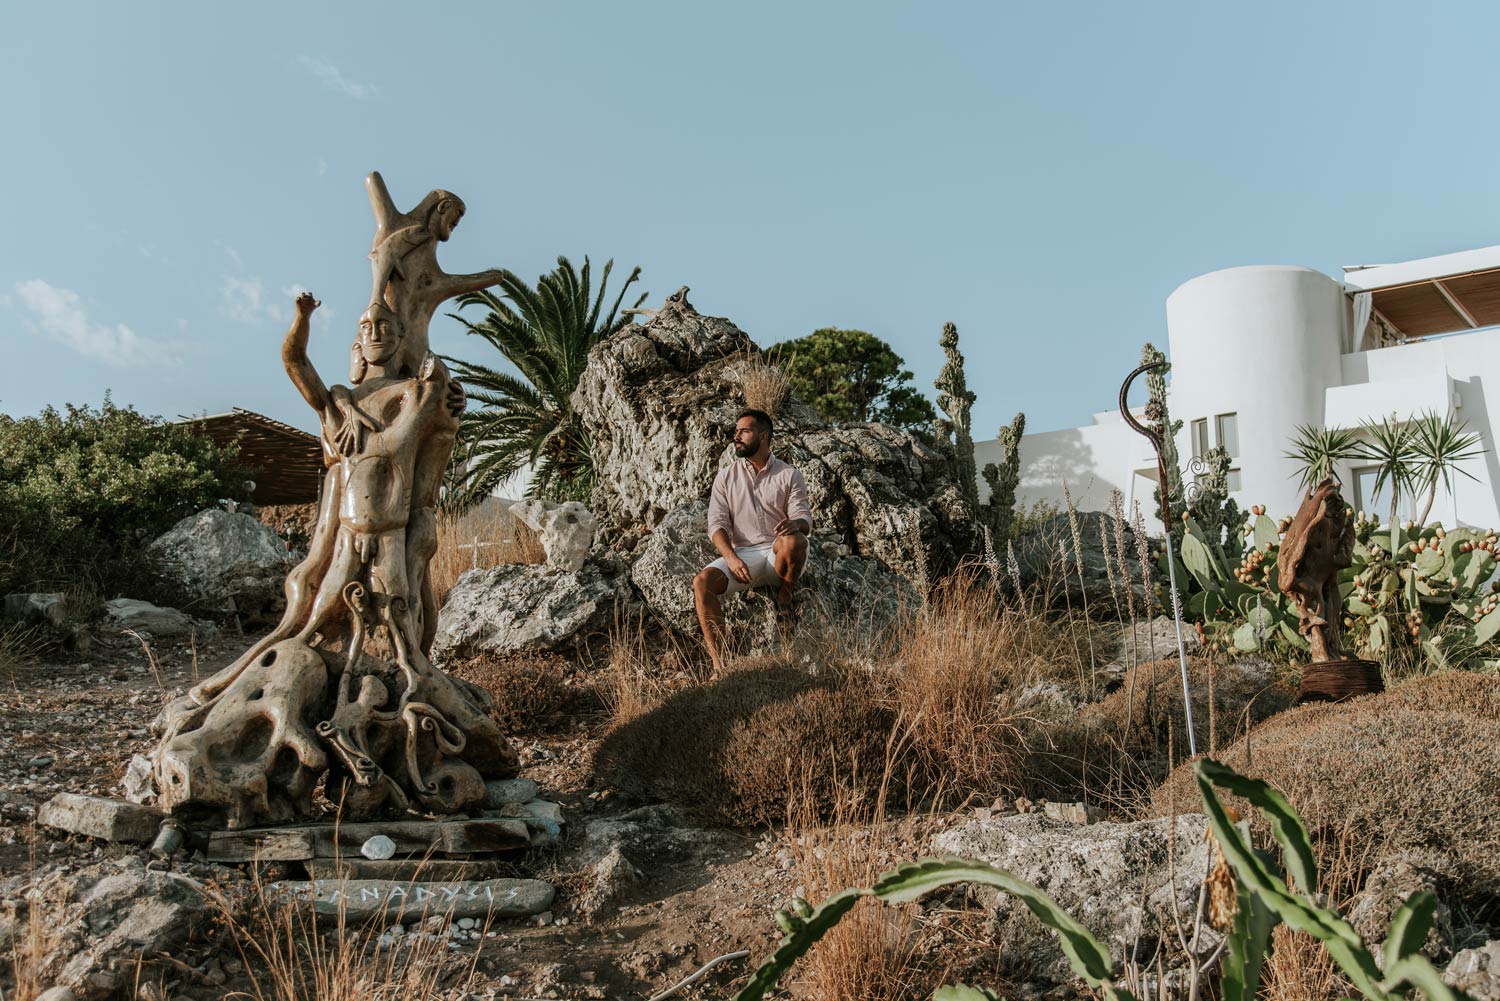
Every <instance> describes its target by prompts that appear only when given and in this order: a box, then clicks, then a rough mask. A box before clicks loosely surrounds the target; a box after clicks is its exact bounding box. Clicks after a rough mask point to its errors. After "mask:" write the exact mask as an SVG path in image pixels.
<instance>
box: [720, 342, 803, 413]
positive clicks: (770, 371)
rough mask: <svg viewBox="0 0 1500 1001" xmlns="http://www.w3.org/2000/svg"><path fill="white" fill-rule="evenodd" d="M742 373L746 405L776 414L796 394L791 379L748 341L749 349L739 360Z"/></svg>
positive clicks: (742, 387)
mask: <svg viewBox="0 0 1500 1001" xmlns="http://www.w3.org/2000/svg"><path fill="white" fill-rule="evenodd" d="M734 364H735V367H736V368H737V369H739V373H740V391H741V392H742V393H743V394H744V396H745V406H747V407H752V408H754V409H756V410H764V411H765V412H766V413H768V414H770V415H771V416H772V417H775V416H776V414H777V413H778V412H779V411H780V410H781V408H782V406H784V405H785V404H786V400H787V397H788V396H790V395H791V393H792V383H791V380H790V379H788V378H787V376H786V373H785V372H783V371H782V370H781V366H779V365H777V364H776V363H775V362H774V361H768V360H767V359H766V356H765V355H763V354H761V353H760V352H759V351H757V350H755V349H754V348H753V347H751V346H750V345H749V344H746V346H745V350H744V351H743V352H742V353H740V355H739V356H738V357H737V358H736V359H735V363H734Z"/></svg>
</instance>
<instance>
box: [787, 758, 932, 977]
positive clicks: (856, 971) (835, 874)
mask: <svg viewBox="0 0 1500 1001" xmlns="http://www.w3.org/2000/svg"><path fill="white" fill-rule="evenodd" d="M894 750H895V749H894V747H893V748H892V751H893V752H894ZM895 757H896V755H895V754H894V753H892V754H890V755H888V756H887V757H886V760H885V762H884V763H883V765H881V766H878V767H880V768H881V770H882V772H883V776H884V778H889V777H890V776H891V775H892V773H893V770H894V768H893V766H894V761H893V759H894V758H895ZM828 768H829V766H828V765H827V764H814V763H807V764H805V765H804V766H803V768H802V769H801V772H800V775H798V776H797V777H796V778H794V779H793V781H792V782H791V786H790V788H789V789H788V792H789V793H790V797H789V800H788V802H789V805H788V808H787V820H788V833H789V834H790V835H791V846H790V847H791V854H792V867H793V872H794V874H795V875H796V878H797V883H798V885H799V886H801V887H802V888H803V890H804V892H805V893H806V899H807V900H808V901H809V902H810V903H813V904H815V905H816V904H818V903H821V902H822V901H823V900H824V899H826V898H827V897H830V896H832V895H833V894H835V893H838V892H840V891H841V890H844V889H847V888H849V887H851V886H870V885H871V884H872V883H874V882H875V880H876V878H877V877H878V876H879V875H880V874H881V873H882V872H884V871H886V870H888V869H890V868H891V867H893V866H894V865H896V864H898V863H899V862H903V861H909V860H910V858H911V856H912V850H911V845H912V844H913V843H915V842H918V841H921V840H925V839H924V838H923V837H921V835H920V834H919V833H918V829H919V828H920V827H921V821H920V820H918V819H907V820H904V821H902V822H900V823H891V822H889V821H888V819H887V816H886V793H887V792H888V790H889V783H888V782H886V781H885V780H884V778H882V777H879V776H873V777H871V778H874V781H873V782H872V781H871V780H870V778H862V777H861V776H859V775H857V774H852V773H849V772H843V773H840V772H838V771H837V770H835V771H834V773H833V775H832V776H831V777H830V775H829V774H828V773H827V770H828ZM830 778H831V780H832V787H833V788H834V790H835V795H834V797H833V802H832V803H831V804H830V803H829V802H828V801H827V796H828V789H829V786H830ZM872 787H873V789H874V795H873V796H872V795H870V789H871V788H872ZM918 913H919V912H918V910H917V908H916V907H914V906H911V905H908V906H905V907H899V908H898V907H890V906H886V905H883V904H880V903H878V902H876V901H874V900H864V901H861V902H860V904H858V905H857V906H856V907H855V908H854V909H853V910H852V911H851V912H850V913H849V914H847V915H845V916H844V918H843V920H841V921H840V922H839V923H838V924H837V925H835V926H834V927H833V929H832V930H831V931H829V932H828V933H827V934H826V935H824V936H823V938H822V940H821V941H819V942H818V943H817V945H815V946H813V948H812V950H811V951H810V952H809V953H808V955H807V956H806V958H804V959H803V960H802V961H801V963H799V964H798V967H797V969H796V971H795V972H794V974H793V979H792V983H791V986H792V988H793V992H794V993H795V994H796V995H797V996H798V997H803V998H808V999H818V1001H821V999H825V998H838V999H840V1001H917V999H919V998H928V997H930V996H931V994H932V990H933V987H934V986H936V985H937V984H940V983H942V982H943V980H942V973H943V970H942V969H941V967H939V966H936V965H935V964H934V963H933V962H932V961H930V960H928V959H926V958H925V957H924V955H923V951H922V949H921V928H920V925H919V918H918V916H917V915H918Z"/></svg>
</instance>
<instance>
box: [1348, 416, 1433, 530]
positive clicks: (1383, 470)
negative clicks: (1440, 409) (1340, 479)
mask: <svg viewBox="0 0 1500 1001" xmlns="http://www.w3.org/2000/svg"><path fill="white" fill-rule="evenodd" d="M1360 430H1362V431H1363V432H1364V435H1365V438H1364V440H1363V441H1361V442H1360V443H1359V446H1358V452H1357V453H1356V457H1357V458H1359V459H1362V460H1364V461H1366V462H1369V463H1372V464H1373V465H1374V466H1375V485H1374V490H1373V491H1372V493H1376V494H1378V493H1379V492H1380V488H1381V487H1383V486H1385V485H1386V484H1387V483H1389V484H1390V486H1391V511H1390V523H1389V527H1390V530H1391V549H1392V550H1394V549H1395V548H1396V546H1397V545H1398V542H1397V541H1396V540H1397V532H1398V531H1399V528H1398V526H1397V524H1396V511H1397V509H1398V507H1399V506H1400V504H1401V495H1402V493H1405V492H1409V493H1413V494H1415V492H1416V491H1415V486H1416V483H1417V468H1418V466H1417V463H1418V461H1419V460H1418V457H1417V452H1416V437H1417V432H1416V429H1415V428H1414V427H1413V426H1412V425H1411V423H1410V422H1409V421H1401V420H1397V419H1396V416H1395V415H1394V414H1392V415H1390V416H1388V417H1385V418H1382V419H1381V420H1380V421H1379V422H1376V421H1368V420H1367V421H1361V422H1360Z"/></svg>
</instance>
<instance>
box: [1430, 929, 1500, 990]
mask: <svg viewBox="0 0 1500 1001" xmlns="http://www.w3.org/2000/svg"><path fill="white" fill-rule="evenodd" d="M1443 981H1444V982H1445V983H1447V984H1448V986H1450V987H1457V988H1458V989H1459V990H1462V991H1466V992H1467V993H1468V995H1469V997H1471V998H1473V999H1474V1001H1500V941H1493V942H1486V943H1485V944H1484V945H1483V946H1481V947H1479V948H1477V949H1464V950H1462V951H1461V952H1459V953H1458V954H1457V955H1455V956H1454V957H1453V961H1452V962H1451V963H1449V964H1448V968H1447V969H1446V970H1444V971H1443Z"/></svg>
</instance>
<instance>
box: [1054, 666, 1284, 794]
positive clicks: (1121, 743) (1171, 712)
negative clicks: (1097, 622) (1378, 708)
mask: <svg viewBox="0 0 1500 1001" xmlns="http://www.w3.org/2000/svg"><path fill="white" fill-rule="evenodd" d="M1188 688H1189V691H1190V692H1191V693H1192V702H1193V733H1194V736H1195V737H1196V738H1197V741H1198V750H1199V751H1200V752H1202V753H1213V752H1214V750H1215V749H1216V748H1217V746H1221V745H1223V744H1224V743H1225V742H1226V741H1228V740H1232V739H1234V738H1235V737H1236V736H1240V735H1243V734H1244V733H1245V731H1246V730H1247V729H1248V728H1249V727H1251V726H1253V725H1254V724H1256V723H1258V722H1260V721H1261V720H1264V719H1267V718H1270V717H1272V716H1274V715H1275V714H1276V713H1280V712H1283V711H1285V710H1286V709H1288V708H1289V707H1290V706H1291V705H1292V703H1293V702H1294V701H1295V700H1296V696H1297V693H1296V692H1295V691H1293V690H1292V689H1291V688H1289V687H1288V686H1287V685H1285V684H1283V683H1281V682H1279V681H1275V680H1270V681H1265V680H1261V679H1259V678H1257V677H1256V676H1255V675H1254V674H1252V673H1250V672H1248V671H1245V670H1241V669H1239V668H1236V667H1233V666H1225V665H1218V664H1215V663H1214V662H1213V661H1212V660H1210V659H1208V658H1199V657H1194V658H1191V659H1190V660H1189V661H1188ZM1210 692H1212V696H1211V697H1210ZM1046 740H1047V744H1048V747H1047V749H1046V750H1045V751H1040V752H1038V753H1037V754H1036V755H1035V757H1034V758H1033V767H1034V769H1035V771H1036V773H1037V775H1038V776H1039V777H1040V778H1041V779H1042V780H1043V781H1044V782H1045V783H1047V784H1051V785H1052V786H1054V793H1055V794H1059V795H1062V794H1066V795H1069V796H1074V795H1082V794H1085V793H1091V794H1092V795H1093V796H1097V797H1102V798H1109V799H1113V800H1115V801H1116V802H1115V805H1116V806H1118V807H1120V808H1122V809H1127V810H1128V809H1129V808H1130V807H1131V806H1134V805H1138V803H1139V798H1140V797H1141V796H1142V795H1144V794H1145V793H1147V792H1149V791H1150V790H1151V789H1152V788H1154V787H1155V786H1156V785H1157V784H1158V783H1160V782H1161V781H1162V779H1164V778H1165V777H1166V775H1167V773H1168V772H1170V771H1171V769H1172V768H1173V767H1174V766H1175V765H1176V764H1178V763H1179V762H1181V761H1184V760H1186V759H1187V757H1188V740H1187V717H1186V715H1185V714H1184V712H1183V701H1182V669H1181V665H1180V663H1179V662H1178V661H1177V660H1176V659H1175V658H1172V659H1166V660H1155V661H1148V662H1147V663H1144V664H1139V665H1137V666H1136V667H1134V668H1131V669H1130V670H1129V671H1128V672H1126V675H1125V680H1124V682H1123V684H1121V685H1120V687H1119V688H1118V689H1116V690H1115V691H1114V692H1112V693H1110V694H1109V695H1107V696H1105V697H1104V698H1103V699H1102V700H1100V701H1099V702H1096V703H1091V704H1088V705H1085V706H1083V707H1082V708H1081V709H1080V710H1079V712H1078V715H1077V716H1076V717H1074V718H1072V719H1066V720H1062V721H1059V722H1056V723H1054V724H1052V725H1050V726H1048V727H1046ZM1196 801H1197V800H1196V798H1194V799H1192V800H1189V801H1188V802H1196Z"/></svg>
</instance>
